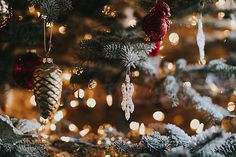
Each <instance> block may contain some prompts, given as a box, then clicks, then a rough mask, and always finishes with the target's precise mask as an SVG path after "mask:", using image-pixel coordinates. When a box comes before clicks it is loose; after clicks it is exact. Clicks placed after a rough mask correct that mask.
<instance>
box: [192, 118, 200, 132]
mask: <svg viewBox="0 0 236 157" xmlns="http://www.w3.org/2000/svg"><path fill="white" fill-rule="evenodd" d="M199 125H200V122H199V120H198V119H193V120H191V122H190V128H191V129H192V130H197V128H198V127H199Z"/></svg>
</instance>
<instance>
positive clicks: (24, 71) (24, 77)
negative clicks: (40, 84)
mask: <svg viewBox="0 0 236 157" xmlns="http://www.w3.org/2000/svg"><path fill="white" fill-rule="evenodd" d="M41 63H42V59H41V57H39V56H38V55H37V54H36V53H33V52H28V53H26V54H23V55H20V56H18V57H17V58H16V60H15V64H14V70H13V79H14V81H15V82H16V83H17V85H19V86H20V87H22V88H26V89H33V73H34V70H35V69H36V68H37V67H38V66H39V65H40V64H41Z"/></svg>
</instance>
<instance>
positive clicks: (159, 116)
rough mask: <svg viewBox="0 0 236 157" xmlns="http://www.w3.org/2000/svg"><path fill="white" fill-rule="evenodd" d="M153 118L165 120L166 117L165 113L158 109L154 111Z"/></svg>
mask: <svg viewBox="0 0 236 157" xmlns="http://www.w3.org/2000/svg"><path fill="white" fill-rule="evenodd" d="M153 118H154V119H155V120H157V121H160V122H161V121H163V120H164V119H165V115H164V113H163V112H161V111H156V112H154V113H153Z"/></svg>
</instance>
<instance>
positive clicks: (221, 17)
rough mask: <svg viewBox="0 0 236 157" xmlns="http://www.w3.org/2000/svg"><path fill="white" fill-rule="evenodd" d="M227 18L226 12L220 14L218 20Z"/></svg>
mask: <svg viewBox="0 0 236 157" xmlns="http://www.w3.org/2000/svg"><path fill="white" fill-rule="evenodd" d="M224 17H225V13H224V12H219V13H218V19H220V20H222V19H223V18H224Z"/></svg>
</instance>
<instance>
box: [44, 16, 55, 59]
mask: <svg viewBox="0 0 236 157" xmlns="http://www.w3.org/2000/svg"><path fill="white" fill-rule="evenodd" d="M46 27H47V26H46V16H43V41H44V52H45V53H46V55H45V56H46V57H49V54H50V52H51V49H52V27H53V24H52V23H49V28H50V34H49V41H48V47H47V30H46Z"/></svg>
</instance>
